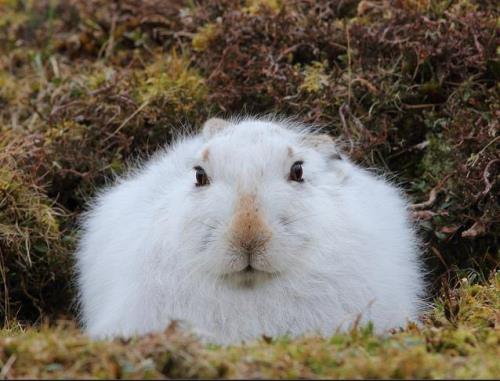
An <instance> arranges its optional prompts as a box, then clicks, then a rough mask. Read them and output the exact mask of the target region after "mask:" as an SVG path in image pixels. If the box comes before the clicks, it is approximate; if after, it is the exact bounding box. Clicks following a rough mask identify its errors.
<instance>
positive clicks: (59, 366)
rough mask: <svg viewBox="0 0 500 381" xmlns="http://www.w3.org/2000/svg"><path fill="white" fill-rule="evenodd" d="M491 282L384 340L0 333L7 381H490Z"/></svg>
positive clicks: (499, 303) (68, 329)
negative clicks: (240, 341) (231, 342)
mask: <svg viewBox="0 0 500 381" xmlns="http://www.w3.org/2000/svg"><path fill="white" fill-rule="evenodd" d="M499 296H500V275H498V274H497V275H496V277H495V276H493V277H492V278H491V279H490V281H489V282H488V283H487V284H485V285H482V286H481V285H472V284H470V283H469V282H468V281H467V280H466V279H464V280H462V282H461V285H460V287H459V288H458V289H455V290H453V291H450V292H449V293H445V294H443V296H442V297H441V298H440V299H438V301H437V306H436V309H435V310H434V311H433V312H432V314H430V315H429V316H427V317H426V319H425V323H424V324H423V325H422V326H421V327H417V326H415V325H411V326H408V327H407V328H406V329H404V330H401V331H399V332H395V333H393V334H391V335H389V336H387V337H379V336H376V335H374V334H373V332H372V330H371V328H370V326H367V327H358V328H355V329H353V330H352V331H351V332H349V333H346V334H335V335H333V336H332V337H330V338H318V337H305V338H302V339H297V340H290V339H288V338H286V337H282V338H263V339H261V340H259V341H256V342H254V343H248V344H247V345H243V346H233V347H217V346H207V345H202V344H201V343H199V342H198V341H197V340H196V339H195V338H194V337H191V336H189V335H187V334H186V333H185V332H182V331H180V330H179V329H176V327H175V326H171V327H169V328H168V329H167V330H166V331H165V332H164V333H163V334H157V335H150V336H145V337H142V338H137V339H132V340H126V341H125V340H114V341H110V342H104V341H90V340H89V339H88V338H86V337H85V336H83V335H82V334H81V333H80V331H79V330H77V329H75V327H74V326H73V324H72V323H70V324H63V323H59V324H57V325H56V326H55V327H52V328H49V327H47V326H44V327H42V328H40V329H33V328H30V329H28V330H25V331H23V330H20V329H19V328H18V327H11V328H10V329H8V330H4V331H0V332H1V333H0V368H1V369H2V375H3V376H4V377H7V378H52V379H55V378H73V379H76V378H90V377H92V378H93V377H97V378H112V379H116V378H155V379H157V378H165V377H167V378H231V379H234V378H246V379H249V378H265V379H282V378H293V379H297V378H332V379H333V378H335V379H337V378H350V379H353V378H411V379H420V378H437V379H444V378H451V379H454V378H455V379H456V378H464V379H475V378H479V379H486V378H497V377H498V376H499V375H500V364H499V362H498V358H499V356H500V320H499V316H498V311H499V310H500V297H499Z"/></svg>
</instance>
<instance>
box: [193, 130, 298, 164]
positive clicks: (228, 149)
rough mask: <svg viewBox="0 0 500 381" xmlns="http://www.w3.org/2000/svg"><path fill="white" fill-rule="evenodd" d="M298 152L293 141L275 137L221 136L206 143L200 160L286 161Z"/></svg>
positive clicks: (229, 161) (225, 161)
mask: <svg viewBox="0 0 500 381" xmlns="http://www.w3.org/2000/svg"><path fill="white" fill-rule="evenodd" d="M297 150H298V147H297V143H296V142H295V141H294V139H290V138H289V137H284V136H275V135H261V136H258V137H256V136H254V135H248V138H247V139H245V138H243V137H242V136H231V135H229V136H222V137H220V138H218V139H214V140H213V141H210V142H208V143H207V144H206V145H205V146H204V147H203V149H202V150H201V159H202V160H203V161H207V162H211V163H217V162H219V163H220V162H222V163H234V162H248V163H254V164H257V163H269V162H270V161H287V160H288V159H289V158H290V157H291V156H293V155H294V154H295V152H296V151H297Z"/></svg>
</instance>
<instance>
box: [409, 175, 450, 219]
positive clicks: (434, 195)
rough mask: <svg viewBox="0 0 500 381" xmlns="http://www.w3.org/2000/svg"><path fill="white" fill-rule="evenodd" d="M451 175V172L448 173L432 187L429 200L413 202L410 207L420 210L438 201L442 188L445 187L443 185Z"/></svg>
mask: <svg viewBox="0 0 500 381" xmlns="http://www.w3.org/2000/svg"><path fill="white" fill-rule="evenodd" d="M450 177H451V174H448V175H446V176H445V177H444V179H442V180H441V181H440V182H439V183H438V184H437V185H436V186H435V187H434V188H432V189H431V191H430V193H429V198H428V199H427V201H424V202H420V203H417V204H413V205H411V206H410V208H411V209H412V210H418V209H425V208H429V207H431V206H432V205H433V204H434V203H435V202H436V198H437V195H438V193H439V192H440V191H441V188H442V187H443V185H444V184H445V183H446V181H447V180H448V179H449V178H450Z"/></svg>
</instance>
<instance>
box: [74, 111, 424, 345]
mask: <svg viewBox="0 0 500 381" xmlns="http://www.w3.org/2000/svg"><path fill="white" fill-rule="evenodd" d="M406 206H407V205H406V202H405V200H404V197H403V196H402V195H401V193H400V191H399V190H398V189H397V188H396V187H394V186H392V185H390V184H389V183H387V182H386V181H384V180H383V179H381V178H378V177H377V176H375V175H373V174H371V173H369V172H368V171H366V170H364V169H361V168H360V167H358V166H356V165H354V164H353V163H352V162H350V161H349V160H348V158H346V157H345V155H344V154H341V153H339V151H338V149H337V148H336V146H335V143H334V141H333V140H332V139H331V138H330V137H329V136H327V135H324V134H321V133H319V132H315V131H314V130H313V129H311V128H305V127H301V126H299V125H295V124H293V123H290V122H286V121H277V120H264V119H243V120H230V121H224V120H221V119H210V120H208V121H207V122H206V123H205V125H204V127H203V131H202V133H200V134H198V135H193V136H188V137H184V138H182V139H180V140H178V141H177V142H176V143H174V144H173V145H171V146H170V147H168V148H167V149H166V150H163V151H161V152H160V153H158V154H157V155H156V156H155V157H154V158H152V159H151V160H150V161H149V162H147V163H146V164H145V165H144V166H142V167H141V168H140V169H138V170H136V171H134V172H133V173H131V174H129V175H128V177H126V178H123V179H121V180H119V181H117V183H116V184H115V185H113V186H111V187H109V188H107V189H106V190H105V191H104V192H102V193H101V194H100V195H99V196H98V197H97V198H96V200H95V202H94V203H93V204H92V205H91V207H90V210H89V211H88V213H86V216H85V218H84V221H83V230H82V237H81V240H80V245H79V248H78V250H77V253H76V257H77V269H78V285H79V291H80V303H81V306H82V320H83V324H84V326H85V328H86V330H87V332H88V333H89V334H90V335H92V336H94V337H113V336H131V335H135V334H143V333H148V332H153V331H162V330H164V329H165V328H166V327H167V325H168V324H169V322H170V321H171V320H180V321H184V322H187V323H188V324H189V326H191V327H192V328H193V329H194V330H195V332H198V334H199V335H200V336H201V337H203V338H205V339H206V340H209V341H213V342H217V343H223V344H227V343H238V342H241V341H248V340H252V339H257V338H259V337H260V336H261V335H267V336H276V335H291V336H299V335H302V334H308V333H311V334H322V335H331V334H333V333H334V332H335V330H336V329H346V328H348V327H350V326H351V324H352V323H353V322H354V321H356V320H357V321H358V322H359V321H360V322H361V323H366V322H368V321H372V323H373V325H374V327H375V329H376V331H377V332H384V331H386V330H387V329H390V328H393V327H399V326H403V325H404V324H405V323H406V321H407V320H414V319H416V318H417V317H418V315H419V312H420V311H421V308H422V306H423V300H422V292H423V284H424V283H423V276H422V270H421V266H420V264H419V258H418V256H419V249H418V241H417V238H416V236H415V233H414V231H413V229H412V225H411V222H410V221H409V217H408V213H407V210H406Z"/></svg>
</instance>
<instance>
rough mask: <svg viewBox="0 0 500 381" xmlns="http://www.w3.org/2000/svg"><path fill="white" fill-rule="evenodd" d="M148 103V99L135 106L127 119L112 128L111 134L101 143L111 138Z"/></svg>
mask: <svg viewBox="0 0 500 381" xmlns="http://www.w3.org/2000/svg"><path fill="white" fill-rule="evenodd" d="M148 104H149V101H145V102H144V103H143V104H141V105H140V106H139V107H138V108H137V110H135V111H134V112H133V113H132V114H130V116H129V117H128V118H127V119H125V120H124V121H123V123H122V124H120V125H119V126H118V128H117V129H116V130H114V131H113V132H112V133H111V135H109V136H108V137H107V138H106V139H104V140H103V143H104V142H107V141H108V140H109V139H111V137H113V136H114V135H116V134H117V133H118V132H119V131H120V130H121V129H122V128H123V127H125V126H126V125H127V123H128V122H130V121H131V120H132V119H133V118H134V117H135V116H136V115H137V114H139V113H140V112H141V111H142V110H143V109H144V107H146V106H147V105H148Z"/></svg>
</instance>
